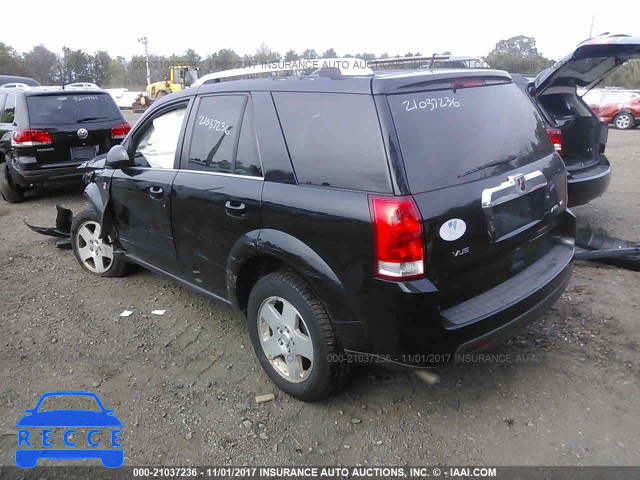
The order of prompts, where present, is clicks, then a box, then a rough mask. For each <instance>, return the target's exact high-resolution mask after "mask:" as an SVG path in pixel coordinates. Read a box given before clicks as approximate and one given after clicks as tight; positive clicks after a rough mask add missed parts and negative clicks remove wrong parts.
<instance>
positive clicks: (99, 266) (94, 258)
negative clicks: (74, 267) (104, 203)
mask: <svg viewBox="0 0 640 480" xmlns="http://www.w3.org/2000/svg"><path fill="white" fill-rule="evenodd" d="M99 235H100V224H99V223H98V215H97V214H96V212H95V210H94V209H92V208H88V209H86V210H84V211H82V212H80V213H79V214H78V215H77V216H76V217H75V218H74V219H73V223H72V224H71V247H72V248H73V254H74V255H75V257H76V260H78V263H79V264H80V265H81V266H82V268H83V269H84V270H86V271H87V272H89V273H92V274H94V275H99V276H101V277H124V276H125V275H126V274H127V270H128V268H127V267H128V265H127V261H126V259H125V258H124V256H123V255H122V254H121V253H114V249H113V244H112V242H111V241H110V239H99V238H98V236H99Z"/></svg>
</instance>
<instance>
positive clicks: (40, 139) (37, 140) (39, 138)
mask: <svg viewBox="0 0 640 480" xmlns="http://www.w3.org/2000/svg"><path fill="white" fill-rule="evenodd" d="M50 144H51V134H50V133H49V132H47V131H46V130H14V131H13V135H12V136H11V145H13V146H14V147H37V146H40V145H50Z"/></svg>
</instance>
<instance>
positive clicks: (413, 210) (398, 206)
mask: <svg viewBox="0 0 640 480" xmlns="http://www.w3.org/2000/svg"><path fill="white" fill-rule="evenodd" d="M369 202H370V206H371V214H372V217H373V234H374V259H375V265H374V269H375V275H376V276H377V277H380V278H385V279H390V280H408V279H413V278H418V277H422V276H424V260H425V247H424V235H423V231H422V217H421V216H420V212H418V207H417V206H416V204H415V202H414V201H413V199H412V198H411V197H376V196H370V197H369Z"/></svg>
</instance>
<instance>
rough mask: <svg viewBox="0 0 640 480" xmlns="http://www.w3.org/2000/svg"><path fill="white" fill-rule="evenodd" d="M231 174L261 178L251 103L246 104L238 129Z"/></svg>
mask: <svg viewBox="0 0 640 480" xmlns="http://www.w3.org/2000/svg"><path fill="white" fill-rule="evenodd" d="M233 173H235V174H237V175H248V176H251V177H262V166H261V164H260V154H259V153H258V142H257V140H256V131H255V127H254V122H253V106H252V105H251V102H249V103H248V104H247V109H246V110H245V112H244V118H243V119H242V127H241V128H240V140H239V141H238V155H237V156H236V163H235V165H234V169H233Z"/></svg>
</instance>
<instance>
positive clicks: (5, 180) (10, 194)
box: [0, 162, 24, 203]
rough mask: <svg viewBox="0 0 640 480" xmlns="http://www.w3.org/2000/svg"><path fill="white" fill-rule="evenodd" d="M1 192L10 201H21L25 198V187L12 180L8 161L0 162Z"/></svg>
mask: <svg viewBox="0 0 640 480" xmlns="http://www.w3.org/2000/svg"><path fill="white" fill-rule="evenodd" d="M0 194H2V198H4V199H5V200H6V201H7V202H9V203H20V202H22V201H23V200H24V189H23V188H22V187H20V186H19V185H16V184H14V183H13V182H12V180H11V174H10V173H9V165H8V164H7V162H2V163H0Z"/></svg>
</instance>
